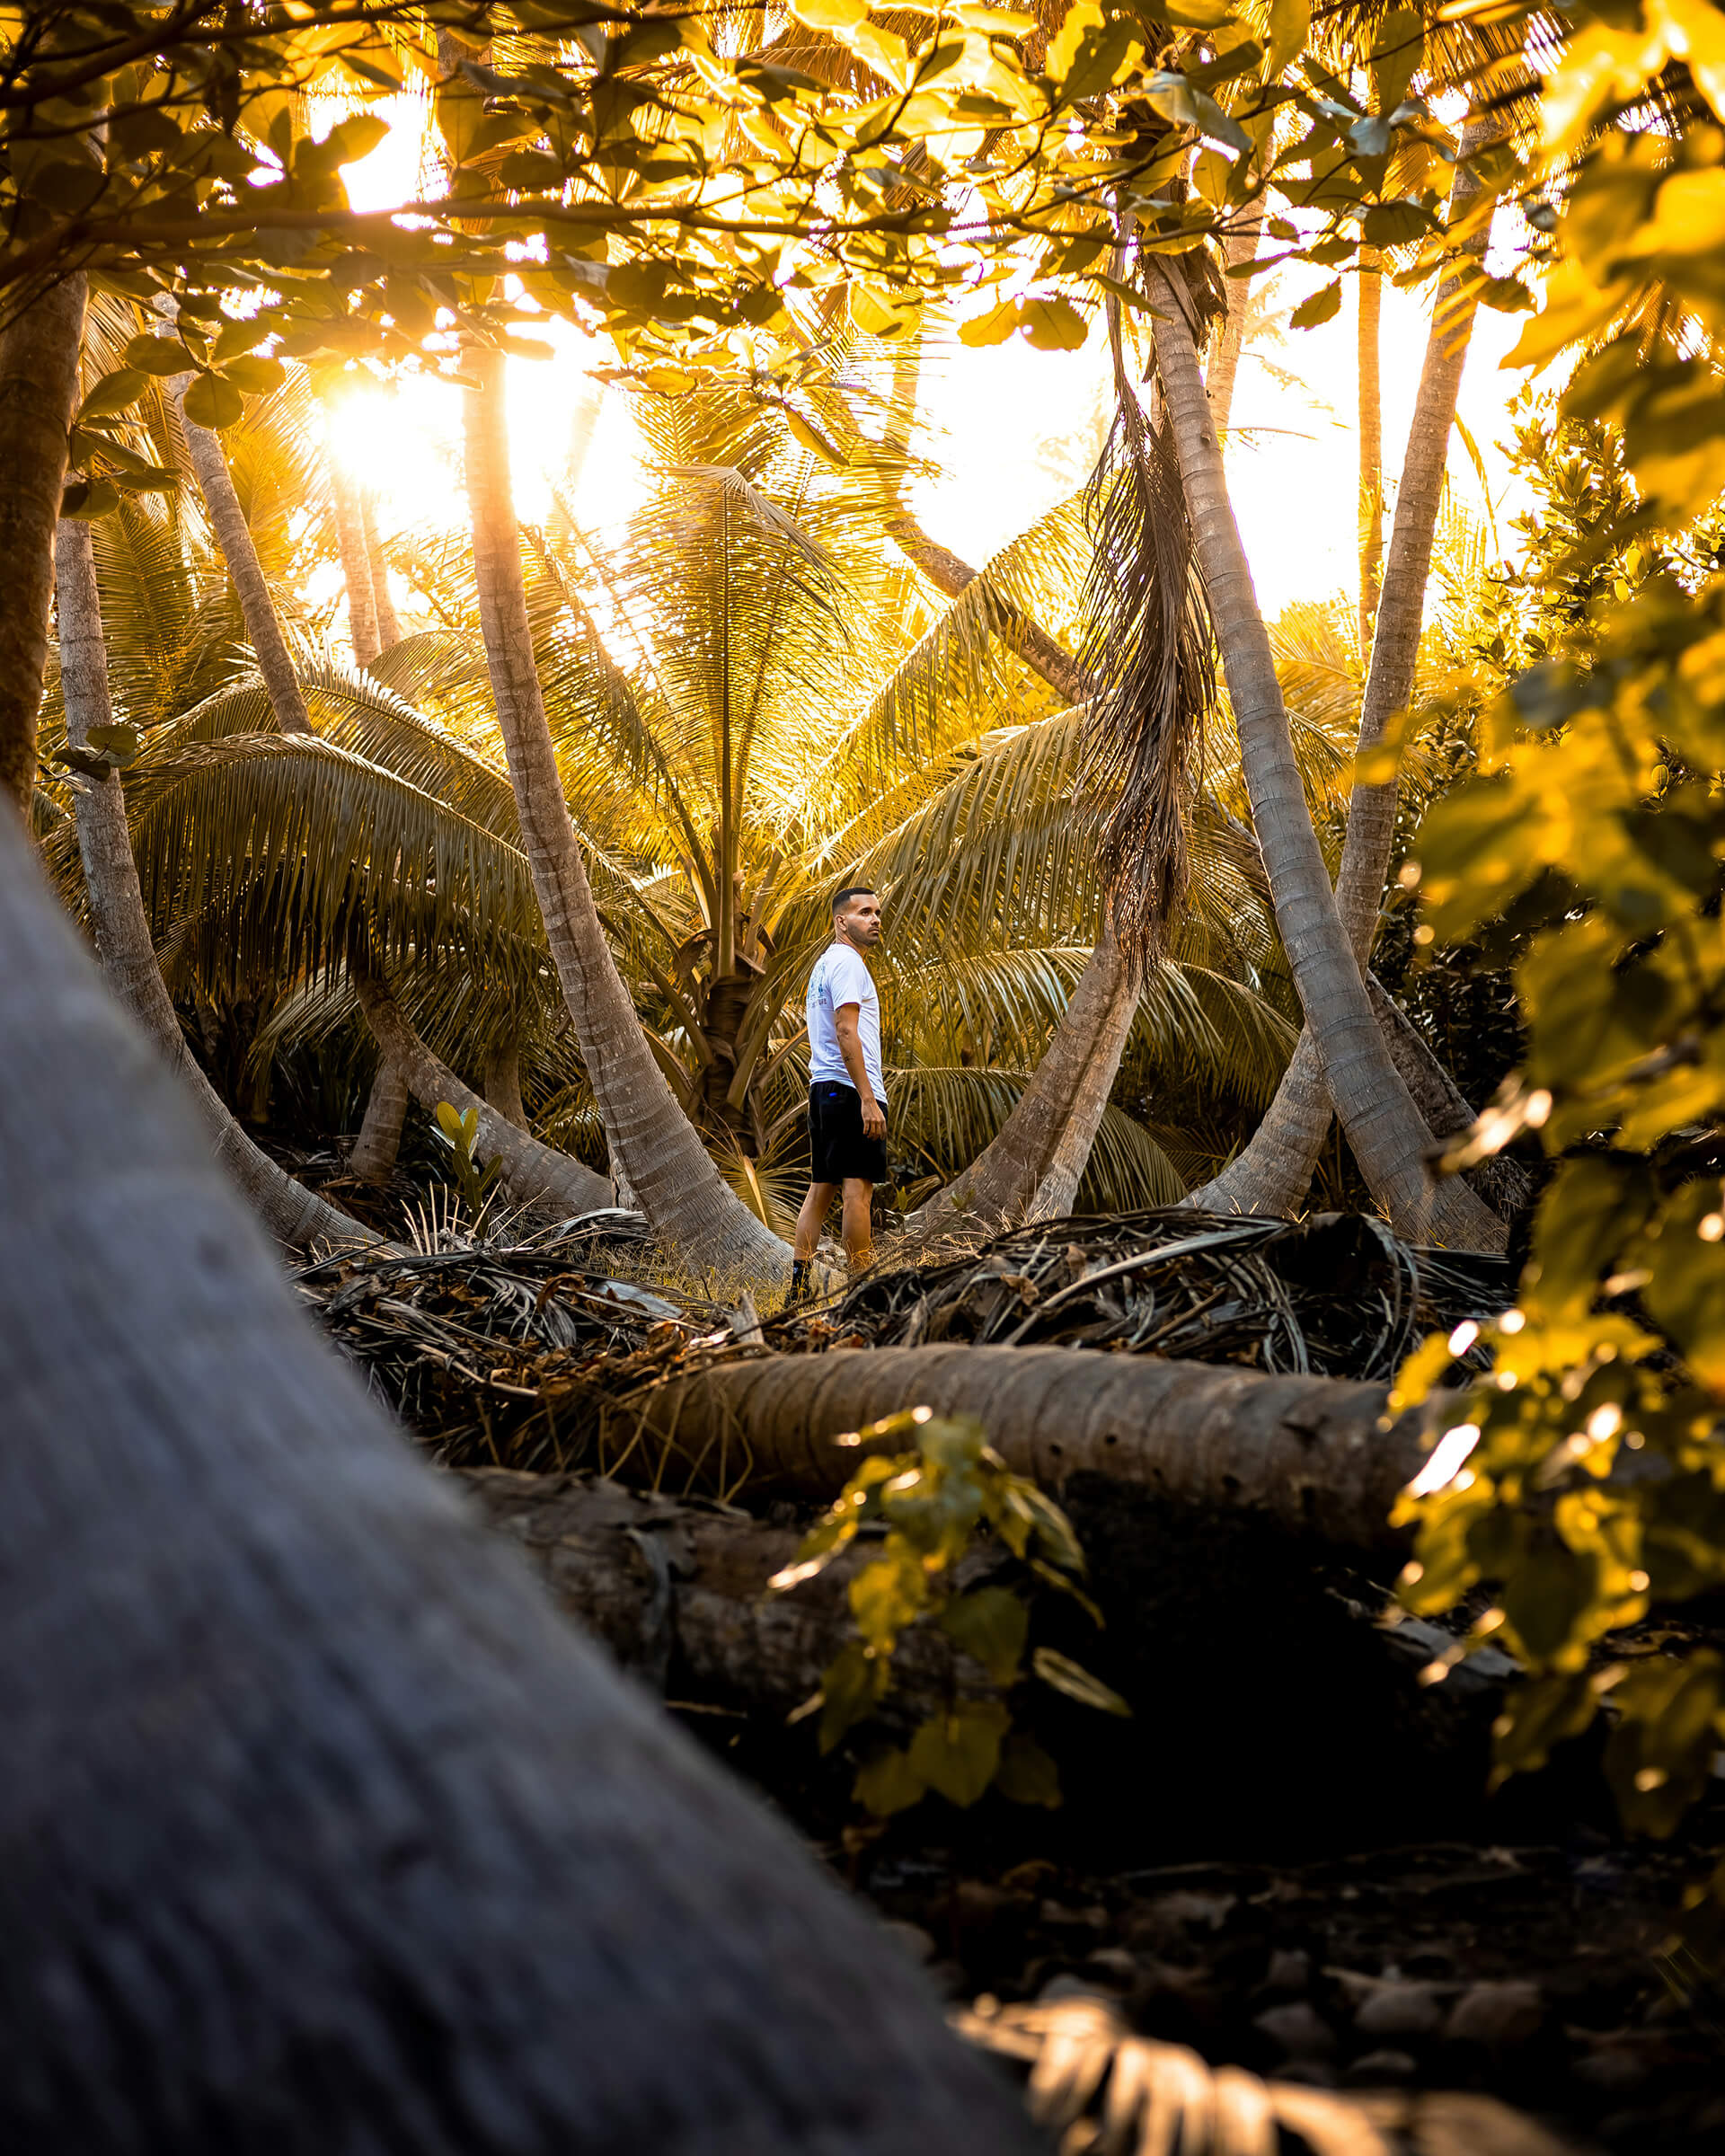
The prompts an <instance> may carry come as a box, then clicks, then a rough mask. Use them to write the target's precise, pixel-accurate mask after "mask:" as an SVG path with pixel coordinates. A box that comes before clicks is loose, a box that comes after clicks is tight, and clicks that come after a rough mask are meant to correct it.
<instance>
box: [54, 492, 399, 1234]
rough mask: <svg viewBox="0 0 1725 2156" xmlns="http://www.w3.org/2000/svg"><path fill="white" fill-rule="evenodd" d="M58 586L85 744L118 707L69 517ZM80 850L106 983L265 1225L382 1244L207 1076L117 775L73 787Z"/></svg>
mask: <svg viewBox="0 0 1725 2156" xmlns="http://www.w3.org/2000/svg"><path fill="white" fill-rule="evenodd" d="M54 559H55V566H56V570H57V582H58V587H59V596H58V614H59V632H60V681H61V685H62V690H63V694H64V696H65V700H66V739H67V740H68V741H70V742H72V743H74V744H75V745H82V744H83V743H84V740H85V738H87V736H88V734H89V730H90V729H91V728H92V727H93V726H106V725H108V724H109V723H111V720H112V718H113V711H112V707H111V703H110V701H109V694H108V660H107V653H106V650H105V649H104V647H103V642H102V602H101V598H100V596H99V595H98V592H97V588H96V563H95V552H94V548H93V545H92V543H91V537H90V526H88V525H87V524H81V523H78V522H75V521H74V520H73V519H71V518H67V519H66V520H64V521H63V522H62V523H61V525H60V526H59V529H58V532H57V536H56V540H55V546H54ZM73 789H74V793H75V804H74V806H75V814H76V817H77V823H78V851H79V853H80V854H81V855H82V857H83V861H84V882H85V885H86V886H87V888H88V889H89V893H90V914H91V919H92V921H93V923H94V926H95V932H96V950H97V952H98V954H99V955H100V957H101V959H102V970H103V972H104V973H105V974H106V975H107V976H108V981H109V985H111V987H112V988H113V989H114V991H115V993H116V994H118V995H119V998H120V1000H121V1001H122V1002H123V1003H125V1004H126V1006H127V1007H128V1009H129V1010H130V1011H131V1012H133V1013H134V1015H135V1016H136V1017H137V1019H139V1020H140V1021H142V1023H143V1026H144V1029H145V1030H146V1032H147V1033H148V1034H149V1036H150V1038H151V1039H152V1040H154V1041H155V1045H156V1047H157V1048H158V1049H159V1050H160V1051H161V1053H162V1054H163V1055H164V1056H165V1057H166V1059H167V1061H168V1062H169V1063H170V1064H171V1065H173V1069H174V1070H175V1071H176V1072H177V1073H178V1074H179V1076H180V1078H181V1081H182V1082H183V1083H184V1085H185V1087H186V1089H187V1091H189V1092H190V1095H191V1099H192V1104H193V1106H194V1107H195V1108H196V1109H197V1111H198V1114H199V1117H200V1118H201V1119H202V1122H203V1125H204V1128H205V1130H206V1132H207V1133H208V1136H209V1139H210V1141H211V1143H212V1144H213V1145H214V1148H215V1152H216V1156H217V1159H218V1160H219V1161H220V1162H221V1163H222V1165H223V1166H224V1167H225V1168H226V1170H227V1171H228V1173H229V1174H230V1175H231V1176H232V1177H233V1179H234V1182H235V1183H236V1184H237V1185H238V1187H239V1189H240V1192H241V1195H242V1196H243V1197H244V1198H245V1199H246V1200H247V1202H248V1203H249V1204H250V1205H251V1206H252V1210H253V1211H254V1212H255V1213H256V1214H257V1215H258V1216H259V1218H260V1219H261V1221H262V1222H263V1224H264V1225H265V1226H266V1227H267V1228H268V1229H269V1230H270V1233H271V1234H272V1235H274V1236H275V1237H276V1238H277V1240H278V1241H281V1242H284V1243H287V1244H288V1245H289V1246H290V1247H292V1248H295V1249H303V1248H305V1247H306V1246H307V1245H310V1244H316V1243H326V1244H330V1245H332V1246H333V1247H336V1248H341V1247H342V1246H344V1245H346V1244H349V1243H355V1242H375V1241H376V1240H377V1238H376V1236H374V1235H373V1234H372V1233H370V1232H369V1231H368V1230H367V1229H366V1228H362V1227H361V1226H360V1224H359V1223H358V1221H357V1220H354V1219H352V1218H350V1217H349V1215H347V1214H346V1213H342V1212H341V1211H339V1210H338V1209H337V1208H336V1207H335V1206H332V1205H329V1204H327V1203H326V1202H325V1201H324V1200H323V1198H321V1197H316V1196H315V1195H314V1193H313V1192H312V1191H310V1190H308V1189H306V1188H305V1185H304V1184H303V1183H298V1182H296V1181H295V1180H294V1178H293V1177H292V1176H290V1175H288V1173H287V1172H286V1171H284V1170H283V1169H280V1168H279V1167H278V1166H277V1165H276V1163H275V1162H273V1161H272V1160H271V1159H270V1156H269V1154H268V1153H264V1152H262V1151H261V1149H260V1148H259V1147H258V1146H256V1145H254V1144H252V1141H251V1139H250V1138H248V1137H247V1136H246V1135H245V1133H244V1132H243V1130H242V1129H241V1128H240V1127H239V1125H238V1124H237V1123H236V1122H235V1121H234V1118H233V1117H232V1116H231V1115H230V1114H229V1113H228V1110H227V1109H226V1106H225V1105H224V1104H223V1102H222V1100H221V1098H220V1096H219V1095H218V1094H217V1091H216V1089H215V1087H214V1086H213V1085H211V1083H210V1082H209V1080H208V1078H206V1077H205V1075H204V1074H203V1071H202V1069H201V1068H200V1067H199V1064H198V1061H197V1059H196V1058H195V1057H194V1056H193V1055H192V1053H191V1050H190V1048H189V1047H187V1046H186V1037H185V1035H184V1033H183V1032H181V1028H180V1020H179V1016H178V1014H177V1013H176V1012H175V1011H174V1008H173V1001H172V999H171V998H170V996H169V994H168V990H167V984H166V983H165V982H164V980H163V978H162V969H161V968H160V967H159V966H158V965H157V963H156V958H155V947H154V945H153V944H152V942H151V941H150V924H149V919H148V916H147V915H146V913H145V911H144V895H143V892H142V891H141V889H140V888H139V887H138V880H137V859H136V857H135V856H134V854H133V853H132V841H131V834H130V832H129V831H128V829H127V825H126V799H125V795H124V793H123V791H121V788H120V782H119V775H118V774H117V773H114V772H109V773H107V775H106V776H105V777H103V778H101V779H92V778H82V777H80V778H77V779H75V780H74V781H73Z"/></svg>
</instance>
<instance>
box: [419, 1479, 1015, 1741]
mask: <svg viewBox="0 0 1725 2156" xmlns="http://www.w3.org/2000/svg"><path fill="white" fill-rule="evenodd" d="M461 1481H462V1484H463V1486H464V1488H465V1489H467V1490H468V1492H469V1493H470V1494H471V1495H472V1496H473V1498H475V1499H476V1500H477V1502H478V1503H479V1504H480V1506H481V1507H482V1508H483V1510H484V1512H485V1515H486V1516H487V1518H488V1519H489V1520H490V1521H491V1524H492V1525H493V1526H494V1527H496V1528H497V1529H499V1530H500V1532H501V1533H504V1534H506V1535H508V1536H509V1537H510V1539H511V1540H512V1541H514V1542H518V1543H519V1544H520V1546H521V1547H522V1548H523V1549H524V1550H525V1551H526V1554H527V1556H528V1558H529V1559H530V1560H532V1562H533V1563H534V1565H535V1567H536V1568H537V1569H538V1571H539V1573H540V1575H541V1577H543V1578H544V1582H545V1585H546V1586H547V1587H548V1588H549V1589H550V1591H551V1594H552V1595H553V1599H554V1600H555V1602H556V1604H557V1605H558V1607H559V1608H560V1609H561V1610H562V1612H563V1613H564V1615H565V1616H567V1617H572V1618H573V1619H574V1620H575V1621H576V1622H577V1623H578V1624H581V1625H584V1626H585V1627H586V1629H587V1630H588V1631H589V1632H591V1633H593V1634H595V1635H596V1637H597V1638H598V1639H602V1640H603V1641H604V1642H605V1644H606V1647H608V1648H610V1650H611V1652H612V1653H613V1654H614V1655H615V1657H616V1658H617V1660H618V1662H619V1663H621V1665H622V1666H623V1667H624V1669H626V1670H627V1671H628V1672H629V1673H630V1674H631V1675H632V1676H634V1677H638V1678H640V1679H641V1682H642V1683H646V1684H649V1685H650V1686H651V1687H652V1689H653V1690H654V1691H655V1692H659V1693H661V1694H663V1693H666V1692H669V1694H670V1695H671V1696H672V1697H673V1698H691V1697H692V1698H694V1699H697V1700H700V1701H703V1703H707V1704H712V1705H718V1706H723V1707H731V1708H735V1709H738V1710H741V1711H743V1712H746V1713H750V1714H763V1715H770V1716H772V1717H774V1719H780V1718H783V1717H784V1716H786V1715H789V1714H791V1713H792V1711H793V1710H795V1709H796V1708H798V1707H801V1705H802V1704H803V1702H804V1701H806V1700H807V1699H808V1698H809V1696H810V1694H811V1693H812V1692H814V1691H815V1689H816V1687H817V1686H818V1684H819V1683H820V1678H821V1673H822V1672H823V1671H824V1670H825V1668H826V1667H827V1664H828V1663H829V1662H830V1661H831V1660H832V1659H833V1657H834V1656H835V1655H836V1654H837V1652H838V1651H839V1649H840V1648H842V1647H843V1646H844V1645H845V1643H846V1641H847V1640H848V1639H851V1638H852V1637H853V1636H854V1623H853V1620H852V1616H851V1610H850V1604H849V1603H848V1601H847V1599H846V1595H847V1591H848V1589H849V1586H850V1583H851V1581H852V1579H853V1578H854V1577H855V1575H856V1573H857V1572H858V1571H859V1570H860V1569H861V1568H862V1564H864V1563H866V1562H867V1561H868V1560H869V1558H870V1557H871V1556H872V1555H873V1554H874V1553H873V1551H871V1549H870V1548H869V1547H868V1546H867V1545H863V1546H862V1549H861V1551H845V1552H844V1553H843V1554H842V1555H841V1556H839V1557H836V1558H835V1559H834V1560H833V1561H832V1563H831V1564H830V1565H828V1566H827V1569H826V1570H825V1571H824V1572H822V1573H820V1574H818V1576H817V1577H815V1578H813V1579H811V1580H808V1581H805V1582H804V1583H803V1585H802V1586H799V1587H798V1588H797V1589H796V1591H795V1593H794V1594H792V1595H770V1594H768V1592H767V1587H766V1583H767V1581H768V1580H769V1579H771V1578H772V1577H773V1575H774V1573H775V1572H776V1571H778V1570H779V1568H780V1567H781V1566H783V1565H788V1564H789V1563H790V1562H791V1561H792V1559H793V1558H794V1557H795V1556H796V1554H797V1551H798V1549H799V1547H800V1546H801V1542H802V1536H801V1533H799V1532H798V1531H797V1530H796V1529H795V1528H793V1527H769V1526H767V1525H765V1524H763V1523H762V1522H761V1521H759V1520H756V1519H753V1518H751V1517H750V1515H748V1514H747V1513H746V1512H738V1511H735V1510H733V1509H732V1508H731V1507H729V1506H717V1505H711V1504H703V1503H702V1502H700V1501H699V1500H696V1501H694V1502H693V1503H690V1502H679V1501H678V1500H677V1499H675V1498H666V1497H661V1496H649V1495H647V1494H645V1493H644V1492H641V1491H638V1490H631V1489H623V1488H622V1487H621V1486H620V1485H619V1484H617V1483H615V1482H606V1481H592V1480H588V1479H587V1478H585V1477H582V1476H579V1475H527V1474H517V1473H516V1472H515V1471H512V1470H511V1469H509V1468H500V1467H488V1468H476V1469H470V1470H468V1471H465V1472H464V1473H463V1474H462V1476H461ZM955 1684H956V1687H957V1689H958V1690H960V1692H964V1693H966V1694H969V1695H973V1696H976V1697H979V1698H986V1697H997V1696H998V1691H997V1688H996V1687H994V1686H991V1685H990V1684H989V1683H987V1682H986V1678H985V1677H984V1675H983V1673H982V1671H981V1670H980V1669H979V1668H976V1667H973V1666H971V1665H970V1664H969V1662H968V1660H966V1659H964V1658H962V1657H959V1656H957V1655H956V1654H954V1652H953V1651H952V1648H951V1641H950V1640H949V1639H946V1637H945V1636H944V1634H942V1633H940V1632H937V1631H936V1630H934V1629H933V1627H930V1626H918V1627H916V1629H915V1630H911V1631H909V1632H907V1633H906V1634H905V1635H904V1637H903V1639H902V1640H901V1641H900V1644H899V1648H898V1653H897V1654H896V1655H895V1656H894V1657H893V1692H892V1697H891V1700H890V1702H889V1705H890V1707H891V1709H892V1713H893V1719H895V1720H904V1721H913V1722H914V1721H920V1720H922V1719H924V1717H925V1716H927V1715H930V1714H933V1713H937V1712H939V1711H941V1710H942V1709H943V1708H944V1706H945V1704H946V1702H947V1701H948V1700H949V1699H950V1697H951V1692H952V1690H953V1688H954V1686H955Z"/></svg>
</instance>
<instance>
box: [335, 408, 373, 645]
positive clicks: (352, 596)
mask: <svg viewBox="0 0 1725 2156" xmlns="http://www.w3.org/2000/svg"><path fill="white" fill-rule="evenodd" d="M324 416H325V422H326V424H325V432H326V434H329V433H331V429H329V426H328V420H329V417H330V408H329V407H328V406H325V408H324ZM324 461H325V463H326V464H327V466H328V470H329V475H330V503H331V507H332V509H333V511H334V514H335V541H336V545H337V547H338V549H339V550H340V552H341V580H342V582H343V583H344V584H345V585H346V586H347V590H348V632H349V635H350V636H351V638H352V640H353V657H354V662H355V664H356V665H358V666H359V667H369V666H370V664H371V662H372V661H373V659H375V658H376V656H377V653H378V651H379V649H381V648H382V647H381V643H380V640H379V637H378V633H377V603H376V598H375V596H373V592H372V582H371V552H370V549H369V548H368V547H367V544H366V517H365V511H364V508H362V506H361V503H360V496H359V489H358V486H357V485H356V484H355V482H354V479H353V476H352V474H351V473H349V471H348V470H347V468H346V466H345V465H344V464H342V462H341V457H340V455H338V454H337V451H336V446H335V443H334V440H333V438H331V439H330V440H329V443H328V446H327V448H326V450H325V452H324Z"/></svg>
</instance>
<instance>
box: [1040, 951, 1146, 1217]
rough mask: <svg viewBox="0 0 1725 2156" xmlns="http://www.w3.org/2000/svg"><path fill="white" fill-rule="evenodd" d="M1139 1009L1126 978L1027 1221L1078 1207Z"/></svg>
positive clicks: (1101, 1025) (1105, 1015) (1105, 1017)
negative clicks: (1133, 1022)
mask: <svg viewBox="0 0 1725 2156" xmlns="http://www.w3.org/2000/svg"><path fill="white" fill-rule="evenodd" d="M1137 1009H1138V992H1137V985H1136V984H1135V983H1134V982H1133V980H1132V979H1131V977H1130V976H1129V975H1127V976H1125V977H1123V978H1122V979H1121V981H1120V983H1119V986H1118V987H1117V988H1116V989H1115V991H1114V994H1113V995H1112V996H1111V997H1110V1001H1109V1003H1108V1005H1107V1008H1106V1009H1105V1010H1104V1011H1103V1012H1102V1014H1101V1018H1100V1020H1099V1021H1097V1027H1096V1034H1095V1038H1094V1041H1093V1043H1092V1048H1091V1053H1090V1056H1089V1057H1088V1058H1087V1060H1086V1061H1085V1064H1084V1068H1083V1070H1082V1071H1080V1073H1079V1074H1078V1084H1077V1087H1076V1090H1075V1091H1074V1094H1073V1097H1072V1105H1071V1107H1070V1108H1069V1109H1067V1111H1066V1116H1065V1118H1064V1119H1063V1121H1062V1123H1061V1126H1060V1133H1059V1135H1058V1136H1057V1138H1056V1140H1055V1143H1054V1148H1053V1151H1052V1152H1051V1153H1049V1156H1048V1167H1047V1168H1046V1169H1045V1170H1044V1171H1043V1175H1042V1180H1041V1181H1040V1182H1039V1184H1038V1185H1037V1187H1036V1195H1035V1197H1032V1198H1031V1202H1030V1204H1029V1205H1028V1206H1026V1207H1025V1209H1024V1217H1025V1219H1026V1220H1064V1219H1065V1217H1066V1215H1067V1214H1068V1213H1070V1212H1071V1211H1072V1209H1073V1207H1074V1206H1075V1205H1076V1204H1077V1202H1078V1186H1079V1184H1080V1183H1082V1182H1083V1181H1084V1170H1085V1169H1086V1168H1087V1167H1088V1166H1089V1165H1090V1154H1091V1148H1092V1146H1093V1145H1094V1144H1095V1143H1096V1133H1097V1132H1098V1131H1099V1130H1100V1129H1101V1126H1102V1116H1103V1113H1104V1111H1105V1110H1106V1109H1107V1107H1108V1097H1109V1095H1110V1093H1111V1092H1112V1091H1113V1090H1114V1081H1115V1078H1116V1077H1117V1076H1118V1075H1119V1068H1120V1058H1121V1056H1124V1055H1125V1053H1126V1044H1127V1041H1128V1038H1129V1037H1130V1034H1131V1031H1132V1021H1133V1020H1134V1018H1136V1017H1137Z"/></svg>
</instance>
